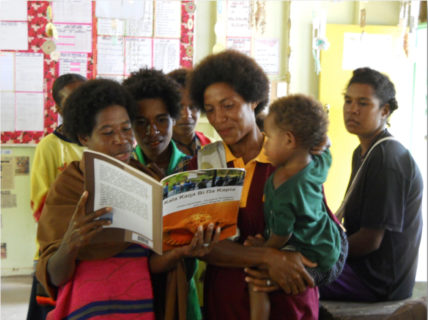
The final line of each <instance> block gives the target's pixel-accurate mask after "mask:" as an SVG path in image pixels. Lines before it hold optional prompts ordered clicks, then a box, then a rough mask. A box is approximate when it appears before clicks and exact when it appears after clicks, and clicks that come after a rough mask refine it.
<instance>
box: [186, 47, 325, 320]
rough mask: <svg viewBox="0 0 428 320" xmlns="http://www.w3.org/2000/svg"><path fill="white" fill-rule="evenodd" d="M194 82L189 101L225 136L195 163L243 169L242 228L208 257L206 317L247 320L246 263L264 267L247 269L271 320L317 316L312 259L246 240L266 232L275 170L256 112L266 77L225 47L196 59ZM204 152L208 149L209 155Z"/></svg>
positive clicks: (265, 92) (263, 97)
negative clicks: (266, 200)
mask: <svg viewBox="0 0 428 320" xmlns="http://www.w3.org/2000/svg"><path fill="white" fill-rule="evenodd" d="M189 81H190V94H191V98H192V100H193V101H194V103H195V104H196V105H197V106H198V107H199V108H200V109H201V111H202V112H205V113H206V116H207V118H208V121H209V122H210V124H211V125H212V126H213V127H214V128H215V129H216V131H217V132H218V134H219V135H220V136H221V138H222V142H220V143H214V144H210V145H207V146H205V147H204V148H202V150H200V151H199V152H198V155H197V157H198V159H194V160H192V162H191V168H190V169H193V168H194V167H195V166H196V160H197V161H198V163H207V162H210V161H211V160H212V162H213V166H214V167H216V166H218V163H224V164H225V165H227V166H228V167H239V168H245V170H246V176H245V181H244V187H243V193H242V198H241V207H240V211H239V216H238V227H239V231H240V233H239V234H238V235H237V237H236V239H233V240H232V239H231V240H223V241H220V242H218V243H216V244H215V245H214V247H213V249H212V251H211V252H210V253H209V254H208V255H207V256H205V257H204V258H203V260H205V261H206V262H207V263H208V266H207V271H206V278H205V290H204V298H205V301H204V306H205V311H206V314H205V317H206V319H250V305H249V297H248V289H247V284H246V281H248V280H249V278H248V277H246V275H245V273H244V268H246V267H247V268H248V267H262V268H265V269H266V271H267V272H264V273H263V272H261V271H260V272H259V271H252V270H249V269H247V271H248V272H251V274H252V276H253V278H252V280H251V281H252V282H253V283H254V284H255V285H256V286H258V287H259V289H260V290H263V291H265V292H270V300H271V313H270V319H284V316H286V317H287V319H316V318H318V292H317V289H316V288H314V285H315V284H314V281H313V279H312V278H311V277H310V276H309V274H308V273H307V271H306V270H305V266H308V267H314V266H315V265H314V264H312V263H311V262H310V261H308V260H306V259H305V258H304V257H303V256H302V255H301V254H300V253H299V252H291V251H279V250H277V249H273V248H263V247H245V246H244V245H243V243H244V241H245V240H246V239H247V237H249V236H256V235H257V234H263V228H264V216H263V189H264V184H265V182H266V181H267V179H268V177H269V176H270V175H271V174H272V173H273V171H274V167H273V165H272V164H271V163H269V161H268V159H267V158H266V156H265V154H264V142H265V139H264V136H263V134H262V133H261V131H260V130H259V128H258V126H257V123H256V116H257V115H258V114H259V113H260V112H261V111H262V110H263V109H264V107H265V106H266V104H267V102H268V93H269V80H268V78H267V77H266V75H265V73H264V72H263V70H262V68H261V67H260V66H259V65H258V64H257V63H256V62H255V61H254V60H253V59H252V58H250V57H248V56H246V55H244V54H242V53H239V52H237V51H232V50H226V51H223V52H221V53H218V54H214V55H211V56H208V57H206V58H205V59H204V60H202V61H201V62H200V63H199V64H198V65H196V67H195V68H194V70H193V72H192V74H191V77H190V79H189ZM204 150H209V151H208V152H206V154H205V152H204ZM201 157H204V159H203V160H201V159H200V158H201ZM216 158H218V159H216ZM223 159H224V160H223ZM218 160H219V161H218ZM216 162H217V163H216ZM281 289H282V290H281ZM291 293H292V294H293V295H289V294H291Z"/></svg>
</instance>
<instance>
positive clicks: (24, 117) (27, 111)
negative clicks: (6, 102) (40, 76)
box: [15, 92, 44, 131]
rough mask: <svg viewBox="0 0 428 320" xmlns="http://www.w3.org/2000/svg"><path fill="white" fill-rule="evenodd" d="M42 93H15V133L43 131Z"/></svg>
mask: <svg viewBox="0 0 428 320" xmlns="http://www.w3.org/2000/svg"><path fill="white" fill-rule="evenodd" d="M43 101H44V98H43V93H30V92H17V93H16V128H15V130H16V131H21V130H22V131H43V129H44V119H43Z"/></svg>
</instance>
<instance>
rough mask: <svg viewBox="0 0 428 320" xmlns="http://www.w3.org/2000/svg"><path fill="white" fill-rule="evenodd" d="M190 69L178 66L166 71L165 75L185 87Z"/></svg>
mask: <svg viewBox="0 0 428 320" xmlns="http://www.w3.org/2000/svg"><path fill="white" fill-rule="evenodd" d="M190 72H191V71H190V69H186V68H179V69H175V70H173V71H171V72H170V73H167V76H168V77H170V78H172V79H174V80H175V81H176V82H177V83H178V84H179V85H180V86H181V87H182V88H185V87H186V83H187V77H188V76H189V74H190Z"/></svg>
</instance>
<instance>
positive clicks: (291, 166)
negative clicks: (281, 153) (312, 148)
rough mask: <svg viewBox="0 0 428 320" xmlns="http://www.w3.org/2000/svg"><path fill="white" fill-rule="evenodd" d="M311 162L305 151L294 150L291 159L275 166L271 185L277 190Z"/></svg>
mask: <svg viewBox="0 0 428 320" xmlns="http://www.w3.org/2000/svg"><path fill="white" fill-rule="evenodd" d="M311 161H312V158H311V155H310V153H309V152H308V151H307V150H296V152H295V153H294V154H293V156H292V157H291V158H289V159H288V160H287V161H286V162H284V163H283V164H281V165H278V166H277V169H276V170H275V173H274V176H273V184H274V187H275V188H278V187H279V186H280V185H281V184H283V183H284V182H286V181H287V180H288V179H290V178H291V177H293V176H294V175H296V174H297V173H299V172H300V171H302V170H303V169H304V168H305V167H306V166H307V165H308V164H309V163H310V162H311Z"/></svg>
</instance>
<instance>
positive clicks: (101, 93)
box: [63, 79, 135, 145]
mask: <svg viewBox="0 0 428 320" xmlns="http://www.w3.org/2000/svg"><path fill="white" fill-rule="evenodd" d="M112 105H119V106H122V107H124V108H125V109H126V111H127V112H128V116H129V119H130V120H131V121H132V120H133V119H134V118H135V101H134V99H132V96H131V95H130V94H129V92H128V91H127V90H126V89H125V88H124V87H123V86H121V85H120V83H118V82H116V81H114V80H109V79H96V80H88V81H87V82H85V83H83V84H82V85H81V86H80V87H78V88H77V89H76V90H74V91H73V92H72V93H71V94H70V95H69V96H68V97H67V100H66V101H65V104H64V113H63V117H64V131H65V133H66V135H67V137H68V138H70V139H71V140H72V141H73V142H75V143H77V144H79V145H80V141H79V137H84V136H90V135H91V134H92V130H93V129H94V127H95V117H96V116H97V114H98V113H99V112H100V111H102V110H104V109H106V108H108V107H110V106H112Z"/></svg>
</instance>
